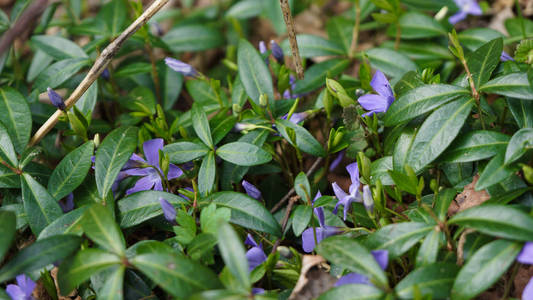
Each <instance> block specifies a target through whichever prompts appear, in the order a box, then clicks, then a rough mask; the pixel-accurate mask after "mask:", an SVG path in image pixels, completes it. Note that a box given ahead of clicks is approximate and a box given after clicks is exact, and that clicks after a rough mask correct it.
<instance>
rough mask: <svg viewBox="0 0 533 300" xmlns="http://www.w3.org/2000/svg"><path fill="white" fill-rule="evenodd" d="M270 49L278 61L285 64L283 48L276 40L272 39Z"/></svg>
mask: <svg viewBox="0 0 533 300" xmlns="http://www.w3.org/2000/svg"><path fill="white" fill-rule="evenodd" d="M270 49H271V50H272V56H274V58H275V59H276V60H277V61H278V63H280V64H283V50H282V49H281V47H280V46H279V45H278V43H276V42H275V41H274V40H271V41H270Z"/></svg>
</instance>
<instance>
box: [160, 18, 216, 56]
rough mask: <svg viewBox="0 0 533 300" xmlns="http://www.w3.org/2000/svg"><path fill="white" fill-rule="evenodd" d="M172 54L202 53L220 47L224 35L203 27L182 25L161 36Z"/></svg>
mask: <svg viewBox="0 0 533 300" xmlns="http://www.w3.org/2000/svg"><path fill="white" fill-rule="evenodd" d="M163 42H165V43H166V44H167V45H168V46H169V47H170V49H171V50H172V52H188V51H203V50H207V49H212V48H216V47H219V46H221V45H222V44H223V43H224V35H223V34H222V33H220V32H219V31H218V30H216V29H214V28H212V27H210V26H205V25H197V24H191V25H183V26H179V27H174V28H172V29H171V30H170V31H169V32H167V34H165V35H164V36H163Z"/></svg>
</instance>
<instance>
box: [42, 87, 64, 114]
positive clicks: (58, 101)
mask: <svg viewBox="0 0 533 300" xmlns="http://www.w3.org/2000/svg"><path fill="white" fill-rule="evenodd" d="M46 91H47V92H48V98H49V99H50V101H51V102H52V104H53V105H54V106H55V107H57V108H59V109H61V110H65V109H66V108H67V107H66V106H65V101H63V98H62V97H61V96H59V94H58V93H56V92H55V91H54V90H52V89H51V88H50V87H48V88H46Z"/></svg>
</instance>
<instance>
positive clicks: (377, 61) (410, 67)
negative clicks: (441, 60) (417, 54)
mask: <svg viewBox="0 0 533 300" xmlns="http://www.w3.org/2000/svg"><path fill="white" fill-rule="evenodd" d="M366 54H367V55H368V59H369V60H370V65H371V66H372V68H374V69H378V70H380V71H381V72H383V73H385V74H387V75H389V76H391V77H401V76H402V75H403V74H405V73H406V72H408V71H414V70H416V69H417V66H416V64H415V63H414V62H412V61H411V60H410V59H409V57H407V56H405V55H404V54H401V53H399V52H396V51H394V50H391V49H387V48H372V49H370V50H368V51H367V52H366Z"/></svg>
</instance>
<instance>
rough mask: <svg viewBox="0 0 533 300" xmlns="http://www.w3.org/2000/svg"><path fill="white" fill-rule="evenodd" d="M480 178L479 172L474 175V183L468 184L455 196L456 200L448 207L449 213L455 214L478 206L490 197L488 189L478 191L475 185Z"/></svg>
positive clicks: (450, 214)
mask: <svg viewBox="0 0 533 300" xmlns="http://www.w3.org/2000/svg"><path fill="white" fill-rule="evenodd" d="M478 179H479V174H476V176H474V178H473V180H472V183H470V184H467V185H466V186H465V187H464V189H463V191H462V192H461V193H460V194H459V195H457V197H455V201H452V203H451V204H450V207H449V208H448V215H449V216H453V215H455V214H456V213H458V212H461V211H463V210H465V209H467V208H470V207H474V206H478V205H480V204H482V203H483V202H485V201H487V200H489V199H490V196H489V194H488V193H487V191H486V190H483V191H476V190H474V186H476V182H477V181H478Z"/></svg>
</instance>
